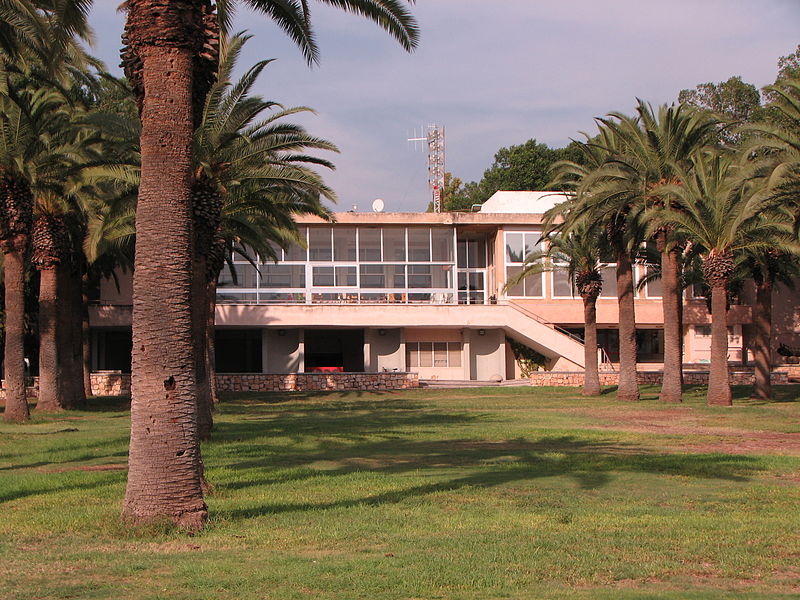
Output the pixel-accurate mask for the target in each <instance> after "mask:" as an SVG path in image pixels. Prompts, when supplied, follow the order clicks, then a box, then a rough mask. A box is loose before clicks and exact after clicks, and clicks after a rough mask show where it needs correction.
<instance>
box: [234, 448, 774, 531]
mask: <svg viewBox="0 0 800 600" xmlns="http://www.w3.org/2000/svg"><path fill="white" fill-rule="evenodd" d="M291 465H294V467H295V468H294V469H292V470H290V471H289V472H286V469H285V467H287V466H291ZM261 466H262V467H263V466H264V463H262V465H261ZM304 466H305V468H303V467H304ZM315 466H316V467H317V468H314V467H315ZM228 467H229V468H234V469H236V468H240V469H248V470H251V471H256V470H257V469H258V466H257V464H256V462H255V461H244V462H242V463H239V464H234V465H228ZM281 468H283V470H281ZM451 469H452V470H453V471H456V472H457V473H458V474H459V475H458V476H456V477H452V478H449V479H446V480H444V481H438V482H435V483H429V484H424V485H414V486H409V487H407V488H404V489H401V490H392V491H389V492H382V493H378V494H369V495H366V496H363V497H360V498H351V499H346V500H337V501H334V502H319V503H314V502H300V503H269V504H265V505H263V506H258V507H251V508H244V509H236V510H228V511H226V510H224V509H223V510H222V511H221V512H222V513H223V514H224V515H226V516H229V517H231V518H246V517H254V516H262V515H269V514H275V513H285V512H298V511H310V510H327V509H333V508H348V507H353V506H360V505H380V504H385V503H397V502H403V501H405V500H408V499H413V498H416V497H422V496H426V495H428V494H433V493H437V492H446V491H456V490H459V489H462V488H492V487H496V486H502V485H505V484H510V483H515V482H516V483H522V484H524V483H525V482H530V481H532V480H536V479H540V478H547V477H559V476H567V477H569V478H571V479H573V480H574V481H575V482H576V483H577V484H578V486H579V487H580V488H581V489H584V490H592V489H597V488H601V487H604V486H607V485H608V484H609V483H611V481H612V480H613V478H614V476H615V474H619V473H626V472H628V473H649V474H657V475H665V476H682V477H691V478H698V479H717V480H727V481H747V480H748V478H749V476H750V475H752V474H753V473H755V472H757V471H759V470H761V467H760V466H759V465H758V464H757V461H756V460H755V459H753V458H750V457H742V456H728V455H715V454H698V455H663V454H653V453H648V452H646V451H645V450H643V449H642V448H640V447H637V446H633V445H628V444H620V443H618V442H610V441H599V442H597V441H586V440H582V439H579V438H576V437H574V436H559V437H543V438H541V439H539V440H537V441H534V442H531V441H526V440H524V439H514V440H507V441H502V442H491V441H474V440H440V441H431V442H417V441H404V442H403V441H392V442H376V443H371V444H365V445H356V446H352V447H349V448H341V449H339V452H338V453H337V452H319V453H310V454H301V455H296V456H294V457H291V456H290V457H286V459H284V460H282V461H281V464H280V468H278V469H274V468H266V469H264V470H262V471H261V473H260V475H256V474H255V473H254V476H253V477H251V478H249V479H248V480H247V481H233V482H230V483H227V484H222V485H220V486H219V489H230V490H235V489H243V488H248V487H251V486H264V485H270V484H277V483H286V482H296V481H302V480H306V479H314V478H335V477H338V476H343V475H349V474H351V473H355V472H359V471H367V470H368V471H371V472H375V473H390V474H398V473H404V472H413V473H415V474H419V473H422V474H424V473H425V472H426V471H427V472H429V473H430V474H431V475H432V476H438V475H441V473H442V472H443V471H444V472H446V471H447V470H451ZM465 471H472V472H468V473H467V474H464V472H465ZM398 481H400V480H398ZM332 485H335V482H334V483H332Z"/></svg>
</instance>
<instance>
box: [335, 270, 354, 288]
mask: <svg viewBox="0 0 800 600" xmlns="http://www.w3.org/2000/svg"><path fill="white" fill-rule="evenodd" d="M336 285H337V286H339V287H355V286H357V285H358V280H357V276H356V268H355V267H336Z"/></svg>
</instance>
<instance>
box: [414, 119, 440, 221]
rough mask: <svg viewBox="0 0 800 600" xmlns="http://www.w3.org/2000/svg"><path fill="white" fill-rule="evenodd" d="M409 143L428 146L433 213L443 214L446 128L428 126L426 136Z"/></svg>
mask: <svg viewBox="0 0 800 600" xmlns="http://www.w3.org/2000/svg"><path fill="white" fill-rule="evenodd" d="M408 141H409V142H414V143H415V145H416V142H427V144H428V187H429V188H430V190H431V196H432V197H433V212H437V213H438V212H442V191H443V190H444V127H440V126H438V125H428V133H427V135H425V136H419V137H413V138H409V139H408Z"/></svg>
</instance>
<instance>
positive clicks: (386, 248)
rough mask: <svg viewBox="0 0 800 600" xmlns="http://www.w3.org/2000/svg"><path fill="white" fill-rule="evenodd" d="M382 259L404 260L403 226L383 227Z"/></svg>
mask: <svg viewBox="0 0 800 600" xmlns="http://www.w3.org/2000/svg"><path fill="white" fill-rule="evenodd" d="M383 260H385V261H390V260H398V261H404V262H405V260H406V230H405V228H404V227H384V228H383Z"/></svg>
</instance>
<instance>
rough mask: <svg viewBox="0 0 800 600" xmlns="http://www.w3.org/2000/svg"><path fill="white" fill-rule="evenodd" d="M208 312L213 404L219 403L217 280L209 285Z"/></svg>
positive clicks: (209, 373) (207, 367) (207, 341)
mask: <svg viewBox="0 0 800 600" xmlns="http://www.w3.org/2000/svg"><path fill="white" fill-rule="evenodd" d="M207 286H208V287H207V290H208V291H207V292H206V293H207V297H208V312H207V313H206V372H207V373H208V381H209V384H210V389H211V404H212V406H215V405H217V404H218V403H219V394H218V391H217V354H216V351H217V350H216V343H215V337H214V332H215V331H216V322H217V278H216V277H214V279H212V280H211V281H209V282H208V283H207Z"/></svg>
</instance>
